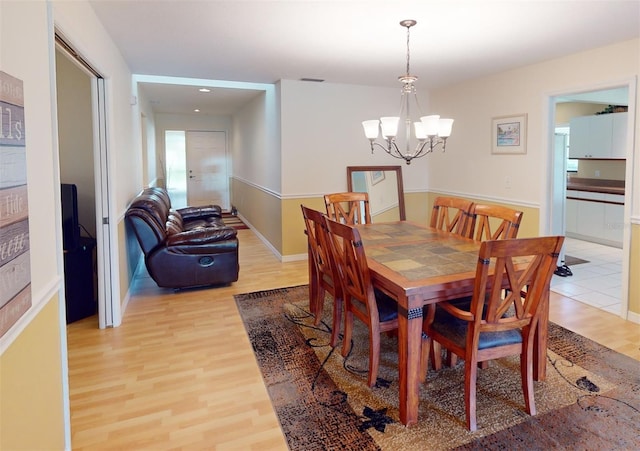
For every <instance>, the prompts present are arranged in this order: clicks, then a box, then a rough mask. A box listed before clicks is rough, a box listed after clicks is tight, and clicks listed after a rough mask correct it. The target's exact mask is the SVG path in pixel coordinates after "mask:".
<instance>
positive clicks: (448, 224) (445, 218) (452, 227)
mask: <svg viewBox="0 0 640 451" xmlns="http://www.w3.org/2000/svg"><path fill="white" fill-rule="evenodd" d="M472 209H473V202H472V201H470V200H468V199H462V198H459V197H443V196H439V197H436V198H435V200H434V201H433V209H432V210H431V222H430V224H429V225H430V226H431V227H435V228H436V229H438V230H444V231H446V232H451V233H455V234H456V235H460V236H463V237H466V238H470V237H471V235H470V226H471V215H472Z"/></svg>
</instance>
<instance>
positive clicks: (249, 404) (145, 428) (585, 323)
mask: <svg viewBox="0 0 640 451" xmlns="http://www.w3.org/2000/svg"><path fill="white" fill-rule="evenodd" d="M238 235H239V239H240V279H239V280H238V282H236V283H234V284H232V285H231V286H229V287H222V288H215V289H202V290H189V291H183V292H178V293H176V292H174V291H173V290H165V289H160V288H158V287H157V286H156V285H155V283H154V282H153V281H152V280H151V279H150V278H149V277H148V276H146V277H142V278H140V279H139V280H138V281H136V283H135V285H134V287H133V288H132V298H131V300H130V302H129V306H128V308H127V311H126V314H125V317H124V320H123V323H122V325H121V326H120V327H118V328H113V329H105V330H99V329H98V328H97V319H96V318H95V317H92V318H87V319H85V320H82V321H78V322H76V323H73V324H71V325H69V326H68V327H67V334H68V350H69V379H70V380H69V384H70V405H71V430H72V446H73V449H75V450H79V449H105V448H111V449H114V448H117V449H136V450H141V449H154V450H156V449H220V450H223V449H243V450H250V449H256V450H258V449H259V450H266V449H268V450H287V449H288V448H287V445H286V442H285V440H284V438H283V436H282V433H281V430H280V426H279V423H278V419H277V417H276V416H275V414H274V412H273V409H272V407H271V402H270V400H269V395H268V393H267V391H266V389H265V386H264V383H263V381H262V377H261V375H260V371H259V369H258V368H257V365H256V362H255V357H254V355H253V351H252V349H251V345H250V344H249V341H248V338H247V336H246V332H245V330H244V327H243V325H242V320H241V319H240V317H239V315H238V311H237V308H236V304H235V301H234V299H233V295H234V294H238V293H247V292H251V291H258V290H265V289H271V288H280V287H287V286H294V285H300V284H306V283H308V274H307V262H306V260H305V261H299V262H290V263H280V262H279V261H278V260H277V259H276V258H275V257H274V256H273V254H272V253H271V252H270V251H269V250H268V249H267V247H266V246H264V245H263V244H262V242H261V241H260V240H259V239H258V238H257V237H256V235H255V234H254V233H253V232H252V231H250V230H240V231H239V234H238ZM550 318H551V321H554V322H556V323H558V324H561V325H563V326H565V327H567V328H569V329H571V330H573V331H575V332H577V333H580V334H582V335H584V336H587V337H589V338H591V339H593V340H595V341H598V342H599V343H602V344H604V345H605V346H608V347H611V348H613V349H616V350H618V351H619V352H622V353H624V354H627V355H629V356H631V357H633V358H635V359H638V360H640V349H639V346H640V345H639V343H640V326H638V325H637V324H632V323H630V322H628V321H624V320H621V319H620V318H618V317H616V316H614V315H612V314H608V313H605V312H602V311H601V310H598V309H595V308H593V307H589V306H587V305H584V304H581V303H579V302H577V301H574V300H571V299H569V298H564V297H562V296H560V295H557V294H555V293H552V302H551V312H550Z"/></svg>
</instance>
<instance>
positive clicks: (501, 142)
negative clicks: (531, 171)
mask: <svg viewBox="0 0 640 451" xmlns="http://www.w3.org/2000/svg"><path fill="white" fill-rule="evenodd" d="M491 139H492V140H493V142H492V146H491V153H496V154H524V153H527V115H526V114H518V115H515V116H501V117H494V118H493V119H492V120H491Z"/></svg>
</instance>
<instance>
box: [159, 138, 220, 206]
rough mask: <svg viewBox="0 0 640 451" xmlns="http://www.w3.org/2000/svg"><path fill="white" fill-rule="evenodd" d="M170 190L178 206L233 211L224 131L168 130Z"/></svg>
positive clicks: (167, 161) (168, 183)
mask: <svg viewBox="0 0 640 451" xmlns="http://www.w3.org/2000/svg"><path fill="white" fill-rule="evenodd" d="M165 154H166V155H165V161H166V165H167V191H168V192H169V196H170V197H171V203H172V205H174V206H175V208H181V207H185V206H187V205H190V206H202V205H210V204H215V205H220V207H221V208H222V209H223V210H224V211H230V209H231V206H230V200H229V175H228V165H227V162H228V155H227V137H226V133H225V132H220V131H184V130H167V131H165Z"/></svg>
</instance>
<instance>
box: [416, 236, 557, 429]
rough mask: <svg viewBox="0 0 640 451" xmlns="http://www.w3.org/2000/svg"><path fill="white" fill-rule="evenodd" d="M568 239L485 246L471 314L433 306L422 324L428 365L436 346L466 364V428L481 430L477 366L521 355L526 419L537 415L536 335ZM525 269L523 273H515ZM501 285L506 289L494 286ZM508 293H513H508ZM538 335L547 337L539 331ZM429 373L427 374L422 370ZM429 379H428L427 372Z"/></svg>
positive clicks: (444, 305)
mask: <svg viewBox="0 0 640 451" xmlns="http://www.w3.org/2000/svg"><path fill="white" fill-rule="evenodd" d="M563 241H564V237H562V236H549V237H538V238H519V239H506V240H489V241H483V242H482V244H481V245H480V251H479V253H478V263H477V267H476V277H475V284H474V290H473V296H472V299H471V305H470V306H469V309H468V310H467V309H462V308H460V307H459V306H456V305H454V304H452V303H450V302H446V301H443V302H440V303H438V306H439V307H440V308H438V309H436V308H435V305H431V306H430V307H429V309H428V314H427V317H426V319H425V320H424V322H423V332H424V333H425V334H426V337H425V340H426V344H427V345H426V346H425V345H423V346H422V351H423V355H422V360H423V361H425V362H426V361H428V359H429V356H428V353H429V351H430V346H429V344H430V342H431V340H437V341H438V342H439V343H440V344H441V345H442V346H443V347H444V348H446V349H448V350H450V351H452V352H454V353H455V354H456V355H458V356H459V357H461V358H462V359H464V385H465V414H466V420H467V428H468V429H469V430H470V431H475V430H476V429H477V422H476V376H477V371H478V362H482V361H486V360H493V359H496V358H500V357H505V356H510V355H520V377H521V383H522V391H523V393H524V398H525V407H526V410H527V413H529V414H530V415H535V413H536V408H535V400H534V396H533V348H534V337H535V335H536V329H537V326H538V323H539V321H540V317H541V314H542V312H543V311H545V304H546V303H547V302H548V296H549V285H550V282H551V277H552V275H553V271H554V270H555V268H556V262H557V260H558V255H559V253H560V249H561V248H562V243H563ZM517 266H519V267H522V266H524V269H522V268H520V269H521V271H516V267H517ZM494 280H500V281H502V283H500V284H497V283H492V282H493V281H494ZM503 288H507V289H508V290H507V291H506V292H505V291H504V290H503ZM539 333H546V332H545V331H540V332H539ZM425 354H427V355H425ZM423 371H424V368H423ZM423 376H425V377H426V373H425V372H423Z"/></svg>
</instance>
